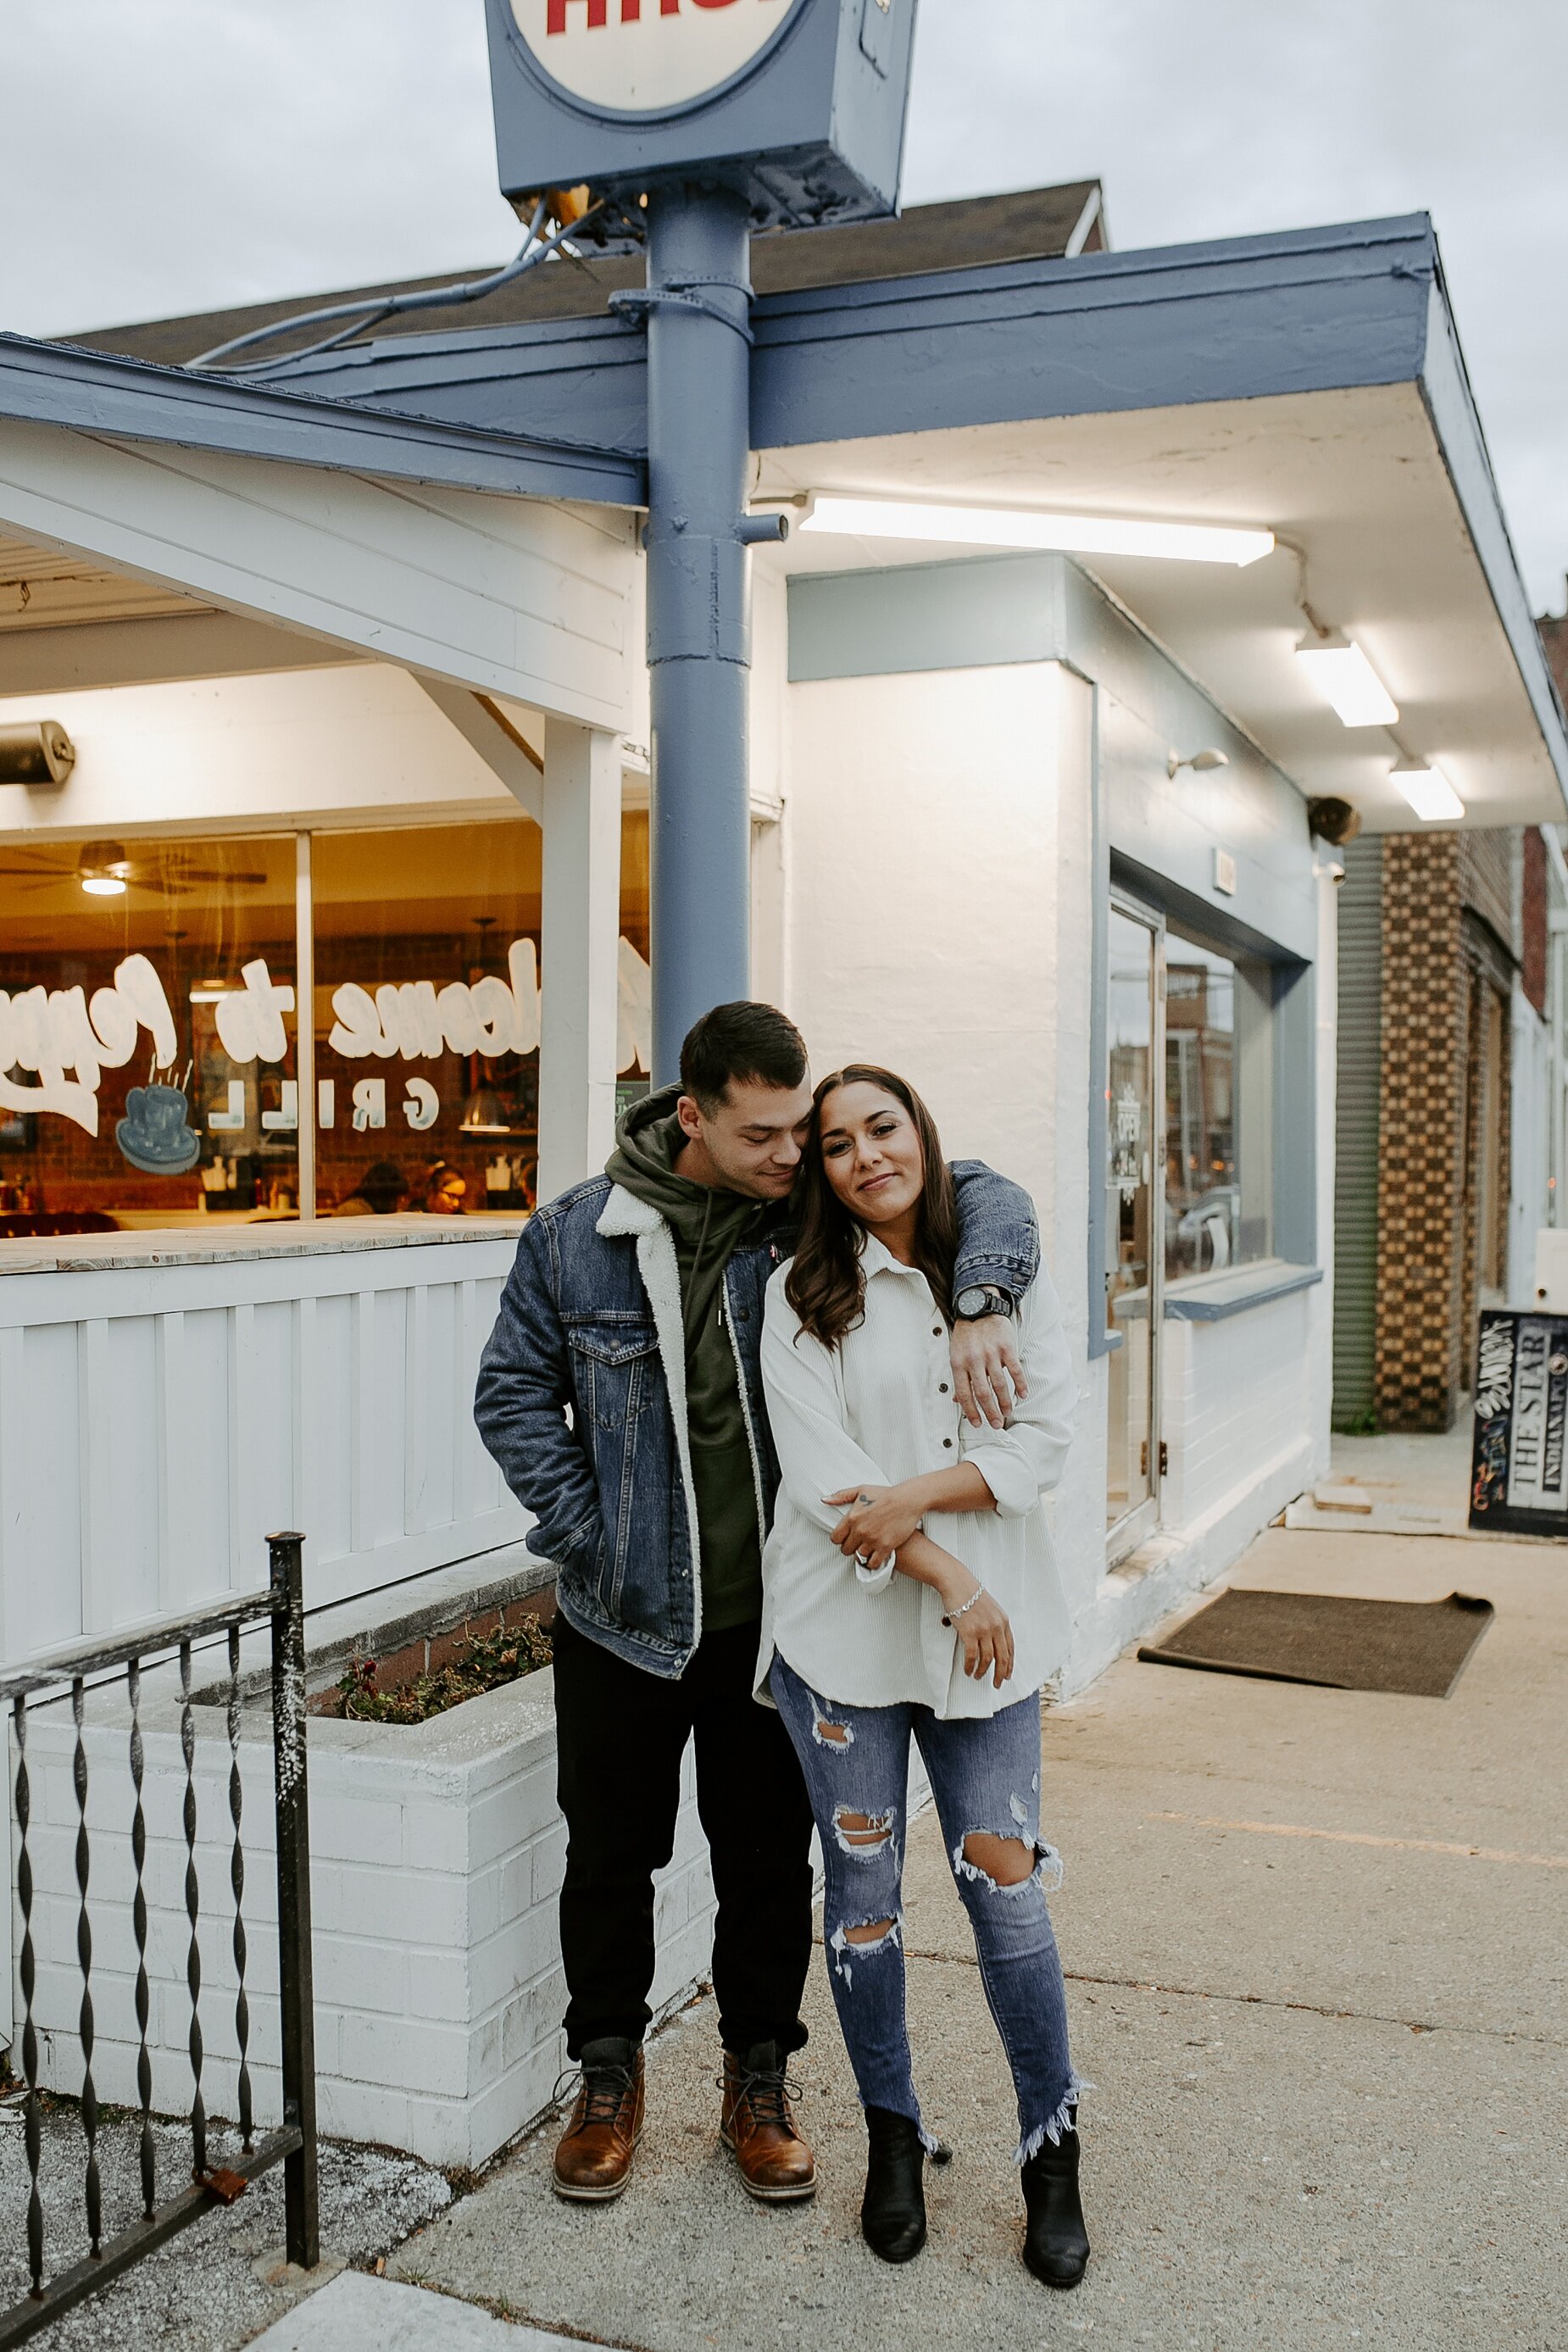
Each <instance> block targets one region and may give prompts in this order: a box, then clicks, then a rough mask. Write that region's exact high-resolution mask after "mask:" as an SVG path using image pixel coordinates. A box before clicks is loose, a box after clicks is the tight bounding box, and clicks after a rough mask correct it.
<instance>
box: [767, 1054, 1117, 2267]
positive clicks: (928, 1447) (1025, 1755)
mask: <svg viewBox="0 0 1568 2352" xmlns="http://www.w3.org/2000/svg"><path fill="white" fill-rule="evenodd" d="M814 1104H815V1108H814V1113H813V1121H812V1133H811V1139H810V1141H809V1143H808V1146H807V1150H806V1160H805V1168H806V1195H805V1213H804V1217H803V1221H802V1226H801V1236H800V1245H799V1249H798V1251H797V1253H796V1255H795V1257H794V1258H793V1259H791V1260H790V1262H789V1263H788V1264H787V1265H784V1266H781V1268H780V1269H779V1271H778V1273H777V1274H776V1275H775V1276H774V1277H773V1281H772V1283H771V1284H770V1285H769V1287H768V1296H767V1311H766V1317H765V1321H764V1327H763V1380H764V1382H765V1384H766V1389H767V1396H768V1409H769V1414H770V1418H771V1420H772V1423H773V1436H774V1440H775V1442H776V1444H777V1447H778V1454H779V1461H780V1465H781V1466H782V1468H783V1472H784V1486H783V1490H782V1492H781V1494H780V1496H779V1502H778V1511H777V1517H776V1518H775V1521H774V1525H773V1533H772V1535H771V1536H770V1538H769V1539H768V1544H767V1549H766V1551H765V1554H764V1557H763V1645H762V1656H761V1662H760V1664H759V1670H758V1691H759V1694H761V1693H762V1691H763V1688H764V1686H766V1688H768V1689H769V1690H771V1692H772V1695H773V1699H774V1701H775V1703H776V1705H777V1706H778V1708H779V1710H780V1712H781V1714H782V1715H783V1717H784V1722H785V1724H786V1725H787V1726H788V1728H789V1733H790V1737H791V1739H792V1740H793V1742H794V1744H795V1751H796V1753H797V1755H798V1756H799V1758H800V1762H801V1769H802V1770H803V1771H804V1773H805V1780H806V1786H807V1788H808V1790H810V1793H811V1801H812V1806H813V1810H814V1811H815V1812H816V1821H817V1826H818V1828H819V1830H820V1832H821V1835H822V1847H823V1853H824V1855H825V1857H826V1876H827V1893H826V1921H825V1927H824V1942H825V1946H826V1956H827V1963H828V1969H829V1981H830V1983H831V1985H832V1990H833V1997H834V2000H835V2003H836V2004H837V2010H838V2018H839V2022H840V2024H841V2026H842V2027H843V2031H844V2039H845V2041H846V2042H847V2045H848V2050H849V2057H850V2063H851V2064H852V2065H853V2067H854V2070H855V2079H856V2083H857V2084H858V2089H859V2093H860V2099H861V2104H862V2105H863V2106H864V2108H865V2110H866V2125H867V2133H868V2139H869V2142H870V2160H869V2168H868V2174H867V2180H866V2194H865V2200H864V2202H863V2204H862V2207H861V2227H862V2230H863V2231H864V2234H865V2237H866V2240H867V2242H868V2245H870V2247H871V2248H872V2250H873V2252H876V2253H878V2254H879V2255H881V2257H882V2258H883V2260H884V2261H886V2262H891V2263H899V2262H908V2261H909V2260H910V2258H911V2257H912V2256H913V2255H915V2254H917V2253H918V2252H920V2250H921V2246H922V2245H923V2244H924V2243H925V2235H926V2222H925V2199H924V2186H923V2171H924V2159H925V2157H926V2155H927V2153H928V2152H929V2153H930V2154H931V2156H932V2157H933V2158H936V2159H937V2160H938V2161H939V2162H940V2161H943V2160H945V2158H946V2156H947V2154H948V2151H947V2150H946V2149H945V2148H943V2147H942V2146H941V2144H940V2143H939V2142H937V2141H936V2140H934V2139H932V2138H931V2136H930V2135H929V2134H928V2133H927V2132H926V2131H925V2130H924V2128H923V2127H922V2126H921V2112H920V2103H919V2101H918V2099H917V2098H916V2095H915V2089H914V2084H913V2081H912V2078H911V2073H910V2045H909V2037H908V2032H907V2028H906V2023H905V2014H904V1960H903V1950H902V1941H901V1924H902V1923H901V1919H900V1881H901V1872H902V1862H903V1851H904V1838H905V1821H904V1812H905V1802H906V1791H907V1785H908V1776H909V1762H910V1738H913V1739H914V1740H915V1741H916V1742H917V1743H918V1745H919V1748H920V1751H921V1756H922V1758H923V1759H924V1761H925V1766H926V1769H927V1771H928V1773H929V1775H930V1778H931V1788H932V1791H933V1793H934V1796H935V1799H936V1805H937V1811H938V1813H939V1815H940V1817H941V1821H942V1834H943V1840H944V1843H945V1844H946V1848H947V1853H948V1857H949V1861H950V1863H951V1865H952V1874H953V1876H954V1878H955V1879H956V1881H957V1884H958V1891H959V1894H960V1895H961V1896H962V1897H963V1902H964V1905H965V1907H966V1908H967V1910H968V1913H969V1916H970V1922H971V1926H972V1927H973V1933H974V1940H975V1945H976V1948H977V1950H978V1955H979V1960H980V1973H981V1979H982V1982H983V1984H984V1990H985V1997H986V2000H987V2001H988V2002H989V2004H990V2008H991V2013H992V2016H993V2018H994V2020H995V2023H996V2028H997V2031H998V2032H999V2033H1000V2035H1001V2037H1002V2042H1003V2047H1004V2049H1005V2052H1006V2054H1007V2059H1008V2063H1009V2064H1010V2066H1011V2068H1012V2071H1013V2080H1014V2084H1015V2087H1016V2092H1017V2098H1018V2112H1019V2122H1020V2137H1019V2144H1018V2150H1017V2160H1018V2162H1019V2163H1020V2165H1021V2166H1022V2168H1023V2189H1024V2201H1025V2206H1026V2215H1027V2222H1026V2233H1025V2244H1024V2259H1025V2261H1026V2263H1027V2264H1028V2266H1029V2268H1030V2269H1031V2270H1032V2271H1033V2272H1034V2273H1035V2274H1036V2276H1037V2277H1038V2278H1040V2279H1043V2280H1044V2281H1045V2282H1046V2283H1047V2284H1048V2285H1051V2286H1060V2287H1071V2286H1076V2285H1077V2284H1078V2283H1079V2279H1080V2278H1081V2277H1082V2275H1083V2271H1084V2265H1085V2263H1086V2262H1087V2261H1088V2258H1089V2240H1088V2238H1087V2236H1086V2234H1085V2231H1084V2223H1083V2210H1082V2207H1081V2205H1080V2204H1079V2192H1078V2164H1079V2143H1078V2131H1077V2126H1076V2120H1075V2117H1076V2110H1077V2105H1078V2098H1079V2089H1080V2087H1081V2086H1080V2084H1079V2080H1078V2077H1077V2076H1076V2075H1075V2074H1074V2073H1073V2070H1072V2066H1071V2063H1070V2061H1069V2058H1068V2029H1067V2009H1066V2003H1065V2000H1064V1997H1063V1990H1062V1973H1061V1963H1060V1961H1059V1960H1058V1957H1057V1948H1056V1940H1055V1937H1053V1935H1052V1933H1051V1924H1050V1919H1049V1916H1048V1914H1047V1908H1046V1898H1045V1892H1044V1888H1045V1882H1046V1878H1047V1874H1048V1873H1054V1874H1055V1876H1053V1878H1052V1884H1055V1883H1056V1881H1057V1878H1059V1873H1060V1864H1059V1861H1058V1857H1057V1855H1056V1853H1054V1852H1053V1850H1052V1849H1051V1848H1050V1847H1049V1846H1048V1845H1047V1844H1045V1843H1043V1842H1042V1840H1041V1838H1040V1835H1039V1813H1040V1793H1039V1792H1040V1700H1039V1690H1040V1685H1041V1683H1042V1682H1043V1680H1044V1679H1045V1677H1046V1675H1047V1673H1048V1672H1049V1671H1050V1669H1051V1667H1052V1665H1053V1664H1055V1663H1056V1661H1057V1660H1058V1658H1059V1657H1060V1655H1061V1653H1062V1649H1063V1647H1064V1643H1065V1635H1066V1631H1067V1625H1066V1612H1065V1609H1064V1607H1063V1604H1062V1599H1061V1594H1060V1590H1059V1587H1058V1582H1057V1577H1056V1570H1055V1568H1054V1565H1053V1562H1052V1559H1051V1550H1050V1544H1049V1539H1048V1538H1047V1532H1046V1527H1045V1517H1044V1513H1043V1511H1042V1509H1041V1506H1040V1496H1041V1493H1042V1491H1043V1490H1044V1489H1046V1488H1047V1487H1049V1486H1054V1485H1055V1484H1056V1482H1057V1479H1058V1476H1059V1475H1060V1473H1061V1468H1062V1464H1063V1461H1064V1459H1065V1457H1066V1454H1067V1449H1068V1439H1069V1436H1070V1433H1071V1417H1072V1411H1073V1406H1074V1403H1075V1402H1076V1397H1077V1391H1076V1387H1075V1384H1074V1381H1073V1377H1072V1370H1071V1367H1070V1364H1069V1362H1068V1350H1067V1344H1066V1341H1065V1340H1064V1339H1063V1336H1062V1328H1061V1316H1060V1310H1059V1308H1058V1305H1057V1302H1056V1297H1055V1295H1054V1293H1053V1292H1052V1290H1051V1286H1050V1284H1049V1281H1048V1280H1047V1277H1046V1276H1045V1275H1043V1274H1042V1275H1041V1276H1040V1278H1039V1280H1038V1281H1037V1283H1036V1285H1035V1286H1034V1288H1033V1289H1032V1290H1031V1291H1030V1292H1029V1293H1028V1294H1027V1296H1026V1297H1025V1298H1024V1300H1023V1301H1022V1302H1021V1305H1020V1307H1019V1327H1020V1328H1019V1351H1020V1358H1021V1361H1022V1365H1023V1370H1024V1382H1023V1383H1020V1392H1019V1399H1018V1402H1017V1403H1016V1408H1015V1410H1014V1412H1013V1414H1012V1417H1011V1419H1010V1421H1009V1423H1008V1424H1007V1426H1006V1427H1005V1429H1000V1430H993V1429H990V1428H982V1429H979V1430H971V1429H969V1428H968V1427H967V1425H966V1424H965V1423H963V1421H962V1420H961V1418H960V1415H959V1412H958V1410H957V1407H956V1405H955V1403H954V1402H953V1397H952V1374H951V1371H950V1370H949V1364H948V1336H949V1322H950V1318H951V1313H952V1298H951V1291H952V1265H953V1257H954V1252H955V1247H956V1242H957V1217H956V1213H955V1209H954V1202H953V1191H952V1177H951V1176H950V1174H949V1173H948V1169H947V1162H946V1160H945V1159H944V1157H943V1154H942V1145H941V1143H940V1141H939V1139H938V1137H937V1133H936V1129H935V1127H934V1126H933V1124H932V1122H931V1114H930V1113H929V1112H928V1111H927V1109H926V1108H925V1106H924V1105H923V1103H921V1099H920V1097H919V1096H918V1095H916V1094H915V1093H914V1091H913V1089H912V1088H911V1087H908V1086H907V1085H906V1084H905V1083H904V1081H903V1080H902V1079H901V1078H898V1077H895V1076H893V1075H892V1073H891V1072H890V1071H888V1070H882V1069H876V1068H872V1067H869V1066H865V1065H856V1066H852V1067H850V1068H848V1069H844V1070H839V1071H837V1072H835V1073H834V1075H833V1076H831V1077H827V1078H824V1079H823V1081H822V1083H821V1085H820V1086H819V1087H817V1089H816V1095H815V1097H814ZM1025 1384H1026V1391H1027V1392H1026V1393H1025Z"/></svg>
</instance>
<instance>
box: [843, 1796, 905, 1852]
mask: <svg viewBox="0 0 1568 2352" xmlns="http://www.w3.org/2000/svg"><path fill="white" fill-rule="evenodd" d="M897 1819H898V1807H897V1806H896V1805H889V1808H888V1811H886V1812H885V1813H858V1812H855V1811H852V1810H851V1808H850V1807H849V1806H847V1805H835V1807H834V1809H833V1833H834V1835H835V1837H837V1840H838V1843H839V1846H840V1847H841V1849H842V1850H843V1852H844V1853H850V1854H858V1855H859V1856H861V1857H862V1858H865V1857H866V1856H868V1855H871V1854H878V1853H885V1852H886V1851H887V1849H888V1847H889V1845H890V1844H891V1843H892V1836H893V1824H894V1822H896V1821H897Z"/></svg>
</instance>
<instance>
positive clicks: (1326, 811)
mask: <svg viewBox="0 0 1568 2352" xmlns="http://www.w3.org/2000/svg"><path fill="white" fill-rule="evenodd" d="M1307 824H1308V828H1309V830H1310V832H1311V834H1312V835H1313V836H1314V837H1315V838H1316V839H1317V840H1319V841H1326V842H1328V843H1329V844H1330V845H1331V847H1332V848H1335V849H1342V848H1343V847H1344V845H1345V844H1346V842H1347V841H1353V840H1354V839H1355V837H1356V835H1358V834H1359V833H1360V831H1361V811H1360V809H1358V808H1353V807H1352V804H1351V803H1350V802H1349V801H1341V800H1335V799H1333V798H1331V797H1329V796H1325V797H1324V798H1323V799H1321V800H1315V801H1309V802H1308V803H1307Z"/></svg>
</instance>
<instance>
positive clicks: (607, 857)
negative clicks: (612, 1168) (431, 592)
mask: <svg viewBox="0 0 1568 2352" xmlns="http://www.w3.org/2000/svg"><path fill="white" fill-rule="evenodd" d="M543 802H544V885H543V912H542V925H541V929H542V942H541V944H542V954H541V958H540V964H541V969H540V996H541V1018H542V1031H541V1037H540V1054H539V1198H540V1199H541V1201H549V1200H552V1199H553V1198H554V1196H555V1195H556V1193H557V1192H564V1191H565V1190H566V1188H567V1186H568V1185H570V1184H576V1183H579V1182H581V1181H582V1179H583V1178H584V1176H593V1175H596V1174H597V1173H598V1171H600V1169H602V1168H603V1166H604V1164H605V1160H606V1158H607V1157H608V1155H609V1150H610V1146H611V1144H612V1142H613V1141H614V1139H615V1125H616V987H617V974H616V954H617V949H618V943H619V940H620V930H621V758H620V740H619V738H618V737H616V736H615V735H611V734H607V733H605V731H604V730H602V729H600V728H589V727H575V726H573V725H571V724H569V723H568V722H567V721H565V720H563V719H551V720H550V721H549V722H548V724H547V726H546V728H545V731H544V793H543Z"/></svg>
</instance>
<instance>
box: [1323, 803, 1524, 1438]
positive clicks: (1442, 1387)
mask: <svg viewBox="0 0 1568 2352" xmlns="http://www.w3.org/2000/svg"><path fill="white" fill-rule="evenodd" d="M1545 855H1546V853H1545V848H1544V845H1543V843H1542V837H1541V835H1540V832H1539V830H1538V829H1537V828H1534V827H1531V828H1528V829H1526V828H1511V829H1509V830H1505V831H1498V832H1490V833H1429V834H1393V833H1391V834H1384V835H1363V836H1362V837H1361V838H1360V839H1359V840H1356V841H1353V842H1352V843H1351V844H1350V845H1349V846H1348V848H1347V850H1346V852H1345V881H1344V886H1343V895H1342V910H1341V921H1342V932H1341V965H1340V1013H1339V1047H1338V1061H1339V1154H1338V1162H1337V1166H1336V1171H1335V1210H1336V1214H1335V1304H1334V1417H1335V1421H1336V1423H1337V1424H1338V1425H1339V1426H1340V1427H1341V1428H1350V1429H1355V1428H1368V1427H1374V1426H1375V1427H1376V1428H1379V1429H1389V1430H1442V1429H1447V1428H1448V1427H1450V1426H1451V1424H1452V1423H1453V1420H1454V1416H1455V1413H1456V1412H1457V1411H1458V1404H1459V1400H1460V1398H1461V1396H1462V1395H1463V1394H1464V1393H1466V1391H1468V1387H1469V1383H1470V1358H1471V1354H1472V1352H1473V1343H1474V1334H1475V1330H1476V1318H1477V1315H1478V1312H1479V1308H1480V1307H1484V1306H1499V1305H1501V1304H1502V1303H1503V1301H1504V1299H1505V1298H1506V1297H1508V1296H1509V1295H1510V1290H1511V1289H1512V1288H1513V1287H1515V1284H1514V1282H1513V1279H1512V1276H1513V1271H1514V1265H1516V1264H1517V1261H1518V1255H1519V1250H1520V1246H1521V1244H1520V1240H1519V1236H1518V1233H1517V1231H1516V1228H1517V1226H1518V1224H1519V1223H1520V1219H1521V1216H1522V1215H1523V1214H1524V1213H1526V1212H1525V1210H1524V1208H1523V1202H1524V1201H1525V1199H1526V1198H1527V1197H1528V1198H1530V1199H1531V1201H1533V1197H1534V1191H1535V1188H1534V1187H1533V1185H1532V1184H1531V1182H1530V1181H1529V1178H1530V1171H1531V1168H1532V1165H1533V1161H1534V1158H1535V1150H1534V1140H1535V1106H1536V1097H1537V1090H1538V1083H1537V1080H1536V1077H1535V1075H1534V1062H1533V1058H1532V1055H1531V1036H1530V1033H1529V1031H1528V1028H1527V1027H1526V1025H1525V1023H1524V1021H1523V1020H1522V1019H1521V1018H1519V1017H1517V1016H1516V1012H1515V1006H1516V1003H1519V1004H1521V1005H1522V1006H1523V1007H1525V1008H1526V1009H1527V1010H1528V1012H1529V1014H1530V1016H1531V1019H1532V1020H1534V1021H1535V1022H1536V1023H1537V1024H1540V1022H1541V1020H1542V1015H1543V1013H1544V1001H1543V1000H1542V1003H1539V1004H1531V1002H1530V1000H1529V998H1528V997H1527V996H1526V995H1525V992H1524V990H1523V988H1522V985H1521V968H1522V967H1523V965H1524V962H1525V959H1526V958H1527V956H1528V958H1529V965H1530V970H1531V974H1532V976H1533V975H1535V974H1542V975H1543V973H1544V969H1545V944H1546V929H1545V890H1544V884H1543V880H1542V885H1541V887H1539V888H1534V889H1532V891H1531V893H1529V894H1526V893H1525V892H1524V890H1523V888H1522V887H1521V886H1522V877H1523V874H1524V872H1525V870H1526V869H1527V867H1528V868H1529V869H1530V870H1531V871H1532V872H1533V874H1534V875H1536V876H1537V877H1540V876H1541V875H1542V866H1543V863H1544V859H1545ZM1521 1079H1522V1080H1523V1085H1524V1095H1523V1099H1516V1097H1517V1096H1518V1095H1519V1092H1520V1081H1521ZM1516 1202H1518V1203H1519V1204H1520V1209H1519V1214H1518V1215H1516V1213H1515V1204H1516ZM1510 1261H1511V1263H1510Z"/></svg>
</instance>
